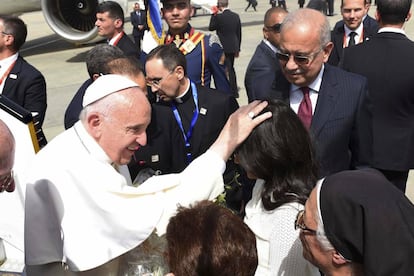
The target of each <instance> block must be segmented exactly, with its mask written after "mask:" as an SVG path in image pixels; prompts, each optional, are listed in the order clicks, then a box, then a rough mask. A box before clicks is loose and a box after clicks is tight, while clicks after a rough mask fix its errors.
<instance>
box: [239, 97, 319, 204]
mask: <svg viewBox="0 0 414 276" xmlns="http://www.w3.org/2000/svg"><path fill="white" fill-rule="evenodd" d="M267 111H270V112H272V114H273V116H272V117H271V118H270V119H268V120H266V121H264V122H263V123H261V124H260V125H259V126H257V127H256V128H255V129H254V130H253V131H252V133H251V134H250V135H249V137H248V138H247V139H246V141H245V142H244V143H243V144H241V145H240V146H239V148H238V149H237V151H236V154H237V158H238V159H239V162H240V165H241V166H242V167H243V168H244V169H245V170H246V171H247V172H250V173H252V174H254V175H255V176H256V177H258V178H261V179H263V180H264V181H265V184H264V190H263V194H262V201H263V206H264V208H265V209H266V210H273V209H275V208H277V207H279V206H281V205H282V204H285V203H287V202H299V203H302V204H305V201H306V199H307V198H308V196H309V194H310V192H311V190H312V188H313V186H314V184H315V183H316V180H317V166H316V162H315V160H314V153H313V148H312V144H311V140H310V137H309V134H308V131H307V130H306V129H305V127H304V126H303V124H302V122H301V121H300V119H299V118H298V116H297V115H296V114H295V112H294V111H293V110H292V109H291V108H290V107H289V106H288V105H286V104H285V103H283V102H281V101H276V100H273V101H269V105H268V106H267V107H266V108H265V109H264V110H263V111H262V112H267Z"/></svg>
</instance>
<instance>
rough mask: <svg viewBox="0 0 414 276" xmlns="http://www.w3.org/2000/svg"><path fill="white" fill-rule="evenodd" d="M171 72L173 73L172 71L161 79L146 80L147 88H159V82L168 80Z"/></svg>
mask: <svg viewBox="0 0 414 276" xmlns="http://www.w3.org/2000/svg"><path fill="white" fill-rule="evenodd" d="M173 72H174V70H172V71H170V72H169V73H168V75H166V76H165V77H162V78H155V79H147V86H149V87H155V88H160V87H161V82H162V81H163V80H165V79H166V78H168V77H169V76H170V75H171V74H172V73H173Z"/></svg>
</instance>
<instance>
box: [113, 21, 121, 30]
mask: <svg viewBox="0 0 414 276" xmlns="http://www.w3.org/2000/svg"><path fill="white" fill-rule="evenodd" d="M114 24H115V28H117V29H118V28H121V27H122V20H121V19H119V18H117V19H115V22H114Z"/></svg>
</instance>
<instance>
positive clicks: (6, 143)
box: [0, 120, 15, 192]
mask: <svg viewBox="0 0 414 276" xmlns="http://www.w3.org/2000/svg"><path fill="white" fill-rule="evenodd" d="M14 149H15V141H14V137H13V134H12V133H11V131H10V129H9V128H8V127H7V125H6V124H5V123H4V122H3V121H2V120H0V192H3V190H7V191H9V192H12V191H13V190H14V181H12V179H10V175H11V170H12V169H13V165H14ZM10 184H11V185H10ZM8 185H10V186H8ZM6 186H7V187H6Z"/></svg>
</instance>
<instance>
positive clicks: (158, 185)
mask: <svg viewBox="0 0 414 276" xmlns="http://www.w3.org/2000/svg"><path fill="white" fill-rule="evenodd" d="M224 167H225V164H224V161H223V160H222V159H221V158H220V157H219V156H218V155H217V154H215V153H214V152H211V151H208V152H207V153H205V154H204V155H202V156H200V157H199V158H197V159H196V160H194V161H193V162H192V163H191V164H190V165H189V166H188V167H187V168H186V169H185V170H184V171H183V172H182V173H180V174H170V175H162V176H154V177H152V178H150V179H148V180H147V181H146V182H145V183H143V184H142V185H141V186H139V187H138V188H135V187H131V186H128V185H127V181H126V179H125V177H123V176H122V175H121V174H119V173H118V172H117V171H116V170H115V169H114V168H113V167H112V166H111V160H109V158H108V156H107V155H106V154H105V152H104V151H103V150H102V149H101V147H100V146H99V145H98V144H97V143H96V142H95V140H94V139H93V138H92V137H91V136H90V135H89V134H88V133H87V132H86V130H85V128H84V126H83V125H82V123H81V122H78V123H76V124H75V126H74V127H72V128H70V129H68V130H67V131H65V132H63V133H62V134H60V135H59V136H57V137H56V138H54V139H53V140H52V141H51V142H50V143H49V144H48V145H47V146H46V147H45V148H43V149H42V150H41V151H40V152H39V153H38V154H37V155H36V157H35V159H34V162H33V165H32V167H31V170H30V173H29V175H28V178H27V179H26V181H25V182H26V183H27V190H26V205H25V207H26V208H25V251H26V252H25V258H26V264H28V265H39V264H47V263H52V262H64V263H66V264H67V265H68V266H69V268H70V270H72V271H84V270H89V269H92V268H95V267H98V266H101V265H102V264H104V263H106V262H108V261H110V260H113V259H114V258H116V257H118V256H120V255H121V254H123V253H126V252H128V251H130V250H131V249H133V248H134V247H136V246H137V245H139V244H140V243H142V242H143V241H144V240H145V239H146V238H147V237H148V236H149V235H150V234H151V233H152V232H153V231H154V230H155V229H156V230H157V233H158V234H159V235H161V234H163V233H164V232H165V229H166V225H167V224H168V220H169V218H170V217H171V216H172V215H173V214H175V212H176V208H177V205H178V204H180V205H183V206H188V205H189V204H191V203H193V202H194V201H198V200H202V199H213V198H215V197H216V196H217V195H219V194H220V193H221V192H222V191H223V187H224V185H223V180H222V173H223V171H224Z"/></svg>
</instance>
